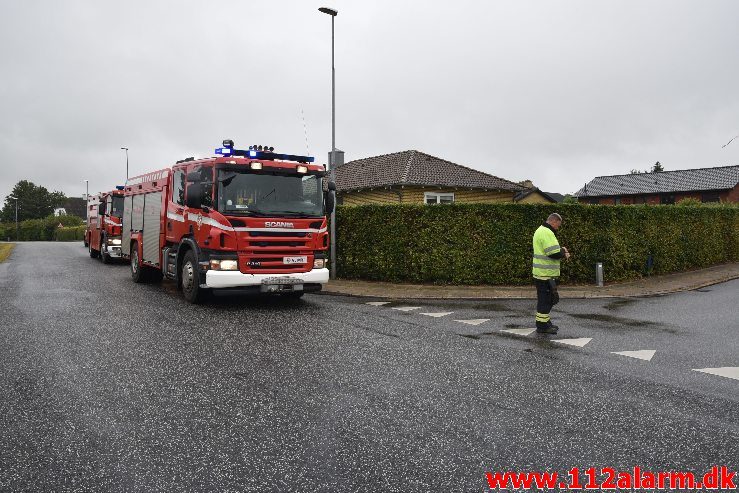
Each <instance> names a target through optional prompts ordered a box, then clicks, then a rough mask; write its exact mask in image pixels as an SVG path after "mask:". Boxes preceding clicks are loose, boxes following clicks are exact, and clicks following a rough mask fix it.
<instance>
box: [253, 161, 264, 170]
mask: <svg viewBox="0 0 739 493" xmlns="http://www.w3.org/2000/svg"><path fill="white" fill-rule="evenodd" d="M251 169H262V163H257V162H253V163H251Z"/></svg>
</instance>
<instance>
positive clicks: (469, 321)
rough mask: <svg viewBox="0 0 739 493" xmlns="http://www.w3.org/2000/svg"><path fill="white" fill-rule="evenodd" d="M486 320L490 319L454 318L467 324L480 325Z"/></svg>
mask: <svg viewBox="0 0 739 493" xmlns="http://www.w3.org/2000/svg"><path fill="white" fill-rule="evenodd" d="M488 320H490V319H489V318H475V319H472V320H455V322H461V323H463V324H467V325H480V324H484V323H485V322H487V321H488Z"/></svg>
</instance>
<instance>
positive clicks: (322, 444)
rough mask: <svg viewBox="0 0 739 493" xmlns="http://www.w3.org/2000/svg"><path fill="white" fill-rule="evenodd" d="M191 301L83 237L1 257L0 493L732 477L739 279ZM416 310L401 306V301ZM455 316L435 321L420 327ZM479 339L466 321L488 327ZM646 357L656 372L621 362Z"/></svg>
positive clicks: (447, 486)
mask: <svg viewBox="0 0 739 493" xmlns="http://www.w3.org/2000/svg"><path fill="white" fill-rule="evenodd" d="M368 301H372V300H366V299H353V298H341V297H330V296H322V295H308V296H306V297H305V298H304V299H303V300H302V301H299V302H285V301H279V300H260V299H244V298H242V297H218V298H216V299H215V300H213V301H211V302H210V303H209V304H207V305H205V306H192V305H189V304H187V303H186V302H185V301H184V300H183V299H182V297H181V296H180V295H179V293H178V292H177V291H176V290H175V289H174V287H173V286H172V285H171V284H169V283H167V282H165V283H163V284H161V285H146V286H142V285H134V284H133V283H132V282H131V281H130V278H129V273H128V269H127V267H125V266H120V265H113V266H106V265H102V264H100V263H99V262H98V261H95V260H92V259H90V258H89V257H87V253H86V251H85V249H84V248H83V247H82V245H81V244H78V243H74V244H70V243H62V244H55V243H28V244H21V245H19V246H18V247H17V248H16V250H15V252H14V253H13V255H12V257H11V258H10V260H9V261H7V262H5V263H4V264H0V302H1V303H2V312H1V313H2V315H1V319H0V393H1V395H2V399H1V400H0V425H1V428H2V435H1V438H0V491H3V492H4V491H34V492H35V491H142V492H144V491H146V492H150V491H178V492H181V491H486V490H487V488H486V483H485V478H484V473H485V472H486V471H496V470H524V471H541V470H557V471H560V472H565V471H567V470H569V469H570V468H572V467H582V468H585V467H590V466H595V467H604V466H609V467H614V468H620V469H631V468H632V467H634V466H641V467H642V468H645V469H649V468H651V469H654V470H672V469H676V470H681V469H684V470H688V471H694V472H699V473H701V474H702V473H703V472H704V470H707V469H708V468H710V467H711V466H712V465H714V464H719V465H727V466H729V467H730V468H732V469H734V470H736V469H739V380H734V379H731V378H725V377H721V376H716V375H710V374H705V373H700V372H696V371H693V370H694V369H697V368H709V367H710V368H713V367H729V366H733V367H736V366H739V344H738V343H737V337H739V322H737V317H736V315H735V313H736V305H737V301H739V281H733V282H729V283H725V284H722V285H717V286H713V287H710V288H705V289H703V290H700V291H696V292H688V293H682V294H676V295H671V296H666V297H659V298H649V299H641V300H606V301H603V300H599V301H598V300H589V301H583V300H565V301H563V302H562V303H560V304H559V305H558V306H557V307H556V308H555V311H554V315H555V319H556V321H557V322H558V323H559V325H560V327H561V328H562V330H561V334H560V336H559V337H556V338H591V340H590V341H589V342H588V343H587V344H586V345H585V346H583V347H572V346H568V345H564V344H558V343H556V342H552V341H551V339H553V338H552V337H544V336H537V335H535V334H533V335H529V336H526V337H523V336H518V335H514V334H511V333H507V332H501V330H505V329H515V328H526V327H530V326H531V321H532V320H531V319H532V311H533V306H532V302H531V301H501V302H484V303H475V302H451V303H449V302H434V301H424V302H406V303H404V302H402V301H400V300H399V301H395V302H393V303H390V304H388V305H384V306H372V305H367V304H366V302H368ZM404 306H407V307H419V308H418V309H415V310H409V311H400V310H396V309H394V308H402V307H404ZM439 312H441V313H446V312H453V313H451V314H449V315H445V316H440V317H431V316H428V315H422V314H421V313H439ZM482 319H487V320H486V321H484V322H481V323H480V324H479V325H470V324H466V323H462V322H457V321H456V320H478V321H479V320H482ZM640 349H651V350H656V353H655V355H654V357H653V358H652V359H651V361H643V360H638V359H633V358H628V357H624V356H619V355H615V354H612V352H616V351H628V350H640Z"/></svg>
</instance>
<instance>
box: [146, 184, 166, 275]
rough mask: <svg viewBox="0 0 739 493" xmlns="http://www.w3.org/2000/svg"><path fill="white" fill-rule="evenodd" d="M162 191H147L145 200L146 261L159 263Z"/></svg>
mask: <svg viewBox="0 0 739 493" xmlns="http://www.w3.org/2000/svg"><path fill="white" fill-rule="evenodd" d="M161 214H162V192H154V193H147V194H146V200H145V201H144V262H149V263H151V264H156V265H159V227H160V219H161Z"/></svg>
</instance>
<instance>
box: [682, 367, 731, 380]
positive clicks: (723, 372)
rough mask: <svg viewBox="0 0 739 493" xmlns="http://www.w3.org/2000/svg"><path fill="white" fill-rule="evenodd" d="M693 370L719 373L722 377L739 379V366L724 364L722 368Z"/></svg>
mask: <svg viewBox="0 0 739 493" xmlns="http://www.w3.org/2000/svg"><path fill="white" fill-rule="evenodd" d="M693 371H699V372H702V373H709V374H711V375H718V376H720V377H726V378H733V379H734V380H739V366H724V367H721V368H694V369H693Z"/></svg>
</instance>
